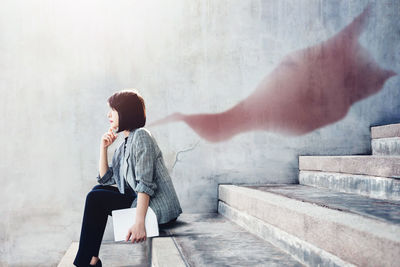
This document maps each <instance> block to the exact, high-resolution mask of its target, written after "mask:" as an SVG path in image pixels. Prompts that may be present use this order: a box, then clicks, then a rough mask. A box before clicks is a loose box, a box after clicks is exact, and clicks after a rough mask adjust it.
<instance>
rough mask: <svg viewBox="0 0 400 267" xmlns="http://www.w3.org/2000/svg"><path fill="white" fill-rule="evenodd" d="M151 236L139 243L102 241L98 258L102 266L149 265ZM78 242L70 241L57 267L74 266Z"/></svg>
mask: <svg viewBox="0 0 400 267" xmlns="http://www.w3.org/2000/svg"><path fill="white" fill-rule="evenodd" d="M151 242H152V240H151V238H148V239H147V240H146V241H144V242H141V243H134V244H132V243H128V242H123V241H119V242H114V241H103V242H102V244H101V246H100V253H99V258H100V259H101V262H102V263H103V266H116V267H117V266H137V267H139V266H143V267H145V266H146V267H148V266H150V264H151V263H150V253H151V250H150V249H151ZM78 247H79V242H72V244H71V245H70V247H69V248H68V250H67V252H66V253H65V254H64V256H63V258H62V259H61V261H60V263H59V264H58V267H71V266H74V265H73V262H74V259H75V256H76V253H77V251H78Z"/></svg>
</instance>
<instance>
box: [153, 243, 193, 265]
mask: <svg viewBox="0 0 400 267" xmlns="http://www.w3.org/2000/svg"><path fill="white" fill-rule="evenodd" d="M171 262H173V263H174V266H175V267H186V266H188V265H187V264H186V263H185V261H184V257H183V255H182V254H181V252H180V251H179V249H178V247H177V246H176V244H175V242H174V240H173V237H153V240H152V253H151V266H152V267H163V266H170V265H169V264H170V263H171Z"/></svg>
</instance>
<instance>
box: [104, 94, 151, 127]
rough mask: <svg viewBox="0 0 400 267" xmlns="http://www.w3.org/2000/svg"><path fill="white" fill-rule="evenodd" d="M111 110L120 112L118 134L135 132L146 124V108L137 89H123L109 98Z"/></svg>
mask: <svg viewBox="0 0 400 267" xmlns="http://www.w3.org/2000/svg"><path fill="white" fill-rule="evenodd" d="M107 101H108V103H109V105H110V107H111V108H113V109H115V110H116V111H117V112H118V117H119V121H118V132H117V133H119V132H122V131H124V130H128V131H133V130H135V129H136V128H140V127H143V126H144V125H145V124H146V107H145V104H144V100H143V97H142V96H141V95H140V94H139V92H138V91H137V90H136V89H123V90H120V91H118V92H116V93H114V94H113V95H112V96H110V97H109V98H108V100H107Z"/></svg>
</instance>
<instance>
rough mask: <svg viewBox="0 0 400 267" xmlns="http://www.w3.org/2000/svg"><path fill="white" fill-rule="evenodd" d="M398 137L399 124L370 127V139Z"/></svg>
mask: <svg viewBox="0 0 400 267" xmlns="http://www.w3.org/2000/svg"><path fill="white" fill-rule="evenodd" d="M390 137H400V123H394V124H388V125H381V126H373V127H371V139H376V138H390Z"/></svg>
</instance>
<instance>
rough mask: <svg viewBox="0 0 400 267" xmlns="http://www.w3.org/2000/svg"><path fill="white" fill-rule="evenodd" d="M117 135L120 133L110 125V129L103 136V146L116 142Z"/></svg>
mask: <svg viewBox="0 0 400 267" xmlns="http://www.w3.org/2000/svg"><path fill="white" fill-rule="evenodd" d="M117 135H118V134H114V132H113V131H112V128H111V127H110V129H108V132H106V133H105V134H103V136H102V137H101V147H104V148H106V147H108V146H109V145H111V144H112V143H114V141H115V139H117Z"/></svg>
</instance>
